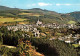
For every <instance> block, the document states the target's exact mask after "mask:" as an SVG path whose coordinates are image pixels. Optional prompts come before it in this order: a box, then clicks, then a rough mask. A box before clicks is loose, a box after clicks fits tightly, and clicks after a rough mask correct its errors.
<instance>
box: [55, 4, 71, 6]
mask: <svg viewBox="0 0 80 56" xmlns="http://www.w3.org/2000/svg"><path fill="white" fill-rule="evenodd" d="M60 5H66V6H70V5H72V4H56V6H60Z"/></svg>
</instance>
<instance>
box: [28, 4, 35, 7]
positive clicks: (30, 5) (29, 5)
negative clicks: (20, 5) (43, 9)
mask: <svg viewBox="0 0 80 56" xmlns="http://www.w3.org/2000/svg"><path fill="white" fill-rule="evenodd" d="M32 6H36V4H27V7H32Z"/></svg>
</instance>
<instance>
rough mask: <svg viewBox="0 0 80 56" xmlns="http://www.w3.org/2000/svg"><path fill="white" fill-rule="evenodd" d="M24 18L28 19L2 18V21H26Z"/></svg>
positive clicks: (0, 20)
mask: <svg viewBox="0 0 80 56" xmlns="http://www.w3.org/2000/svg"><path fill="white" fill-rule="evenodd" d="M24 20H27V19H21V18H18V19H14V18H8V17H7V18H0V22H1V23H5V22H16V21H24Z"/></svg>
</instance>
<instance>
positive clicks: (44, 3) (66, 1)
mask: <svg viewBox="0 0 80 56" xmlns="http://www.w3.org/2000/svg"><path fill="white" fill-rule="evenodd" d="M0 5H2V6H7V7H11V8H15V7H16V8H20V9H32V8H41V9H46V10H50V11H55V12H58V13H70V12H74V11H80V0H0Z"/></svg>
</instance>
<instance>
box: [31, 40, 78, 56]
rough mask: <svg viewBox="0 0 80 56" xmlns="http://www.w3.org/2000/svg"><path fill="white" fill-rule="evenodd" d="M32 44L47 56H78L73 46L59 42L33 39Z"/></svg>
mask: <svg viewBox="0 0 80 56" xmlns="http://www.w3.org/2000/svg"><path fill="white" fill-rule="evenodd" d="M32 44H33V45H34V46H36V47H37V48H38V49H37V51H38V52H41V53H43V54H45V56H78V54H77V51H76V49H74V47H73V46H71V44H65V43H64V42H62V41H59V40H52V41H50V40H45V39H32Z"/></svg>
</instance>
